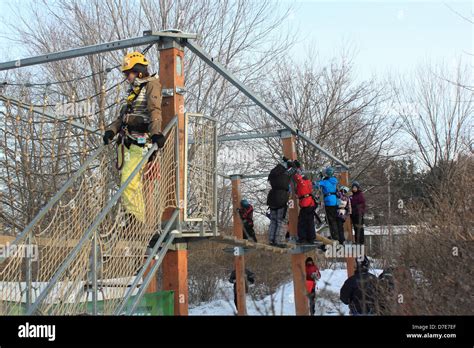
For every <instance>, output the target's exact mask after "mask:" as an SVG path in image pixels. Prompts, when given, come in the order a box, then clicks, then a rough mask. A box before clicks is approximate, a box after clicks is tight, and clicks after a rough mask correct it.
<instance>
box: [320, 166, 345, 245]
mask: <svg viewBox="0 0 474 348" xmlns="http://www.w3.org/2000/svg"><path fill="white" fill-rule="evenodd" d="M337 184H338V180H337V178H336V177H334V169H333V168H332V167H327V168H326V169H325V170H324V178H322V179H321V180H319V181H317V182H315V186H316V187H317V188H320V189H321V191H322V194H323V195H324V208H325V211H326V219H327V221H328V225H329V231H330V232H331V238H332V239H334V240H338V241H339V243H341V244H342V243H344V240H345V238H344V223H343V222H342V221H341V220H340V219H338V218H337V206H338V205H337Z"/></svg>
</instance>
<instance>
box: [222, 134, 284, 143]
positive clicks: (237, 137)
mask: <svg viewBox="0 0 474 348" xmlns="http://www.w3.org/2000/svg"><path fill="white" fill-rule="evenodd" d="M279 136H280V133H279V132H268V133H249V134H235V135H226V136H221V137H218V138H217V141H218V142H224V141H236V140H251V139H264V138H277V137H279Z"/></svg>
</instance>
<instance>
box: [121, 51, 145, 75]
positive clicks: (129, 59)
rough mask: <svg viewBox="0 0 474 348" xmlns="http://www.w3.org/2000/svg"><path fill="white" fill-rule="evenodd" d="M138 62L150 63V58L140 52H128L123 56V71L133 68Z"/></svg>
mask: <svg viewBox="0 0 474 348" xmlns="http://www.w3.org/2000/svg"><path fill="white" fill-rule="evenodd" d="M136 64H142V65H148V60H147V59H146V58H145V56H144V55H143V54H141V53H140V52H132V53H128V54H127V55H126V56H125V57H123V63H122V68H121V69H122V72H123V71H127V70H130V69H133V67H134V66H135V65H136Z"/></svg>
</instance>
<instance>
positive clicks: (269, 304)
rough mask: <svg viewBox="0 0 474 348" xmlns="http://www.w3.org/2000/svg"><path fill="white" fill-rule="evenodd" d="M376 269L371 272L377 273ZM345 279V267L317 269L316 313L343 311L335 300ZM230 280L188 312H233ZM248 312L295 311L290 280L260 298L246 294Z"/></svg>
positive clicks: (277, 313) (277, 312) (335, 313)
mask: <svg viewBox="0 0 474 348" xmlns="http://www.w3.org/2000/svg"><path fill="white" fill-rule="evenodd" d="M380 272H381V271H380V270H375V271H374V272H373V273H374V274H376V275H378V274H380ZM346 279H347V271H346V270H345V269H336V270H332V269H326V270H323V271H321V279H320V280H319V281H318V284H317V287H318V289H317V290H316V315H347V314H349V309H348V307H347V306H346V305H344V304H343V303H342V302H341V301H340V300H339V290H340V289H341V287H342V285H343V284H344V281H345V280H346ZM233 296H234V295H233V288H232V284H230V283H227V284H223V287H222V293H221V296H219V297H220V298H218V299H216V300H214V301H211V302H208V303H202V304H200V305H198V306H195V307H192V308H191V307H190V308H189V314H190V315H235V307H234V300H233ZM247 313H248V314H249V315H295V305H294V295H293V283H292V282H289V283H287V284H284V285H282V286H280V287H279V288H278V289H277V291H276V292H275V293H274V294H273V295H270V296H267V297H265V298H264V299H262V300H259V301H254V300H253V299H252V297H251V296H250V295H247Z"/></svg>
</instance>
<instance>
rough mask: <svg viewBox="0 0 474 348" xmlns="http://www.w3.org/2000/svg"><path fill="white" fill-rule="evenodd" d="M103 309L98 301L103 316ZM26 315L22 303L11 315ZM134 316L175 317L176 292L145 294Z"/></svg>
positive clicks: (89, 309) (129, 304)
mask: <svg viewBox="0 0 474 348" xmlns="http://www.w3.org/2000/svg"><path fill="white" fill-rule="evenodd" d="M134 299H135V296H132V297H130V299H129V300H128V302H127V305H126V307H125V310H124V313H127V312H128V310H129V308H130V307H131V306H132V303H133V300H134ZM53 307H54V305H53ZM103 308H104V302H103V301H97V313H98V315H101V314H102V311H103ZM53 311H54V309H53ZM92 311H93V305H92V302H88V303H87V313H88V314H92ZM25 313H26V305H25V304H24V303H21V304H20V305H18V306H16V307H15V311H14V312H13V313H11V315H25ZM132 315H161V316H164V315H174V291H158V292H154V293H150V294H144V295H143V296H142V299H141V300H140V303H139V304H138V305H137V307H136V308H135V312H134V313H133V314H132Z"/></svg>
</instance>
